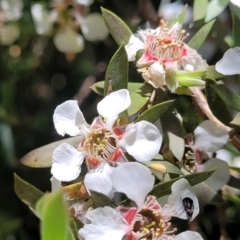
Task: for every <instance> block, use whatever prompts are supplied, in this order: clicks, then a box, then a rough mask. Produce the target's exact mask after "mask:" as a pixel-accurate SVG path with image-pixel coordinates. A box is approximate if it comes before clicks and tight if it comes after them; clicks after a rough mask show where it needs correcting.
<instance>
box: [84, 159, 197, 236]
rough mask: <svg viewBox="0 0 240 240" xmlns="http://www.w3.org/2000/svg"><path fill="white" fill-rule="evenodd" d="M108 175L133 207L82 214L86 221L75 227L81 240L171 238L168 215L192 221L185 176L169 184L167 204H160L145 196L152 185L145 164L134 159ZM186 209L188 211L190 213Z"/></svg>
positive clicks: (193, 212) (191, 196) (194, 202)
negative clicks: (187, 205)
mask: <svg viewBox="0 0 240 240" xmlns="http://www.w3.org/2000/svg"><path fill="white" fill-rule="evenodd" d="M110 176H111V179H112V183H113V187H114V189H115V190H116V191H118V192H122V193H124V194H126V196H127V197H128V198H130V199H131V200H133V201H134V203H135V204H136V206H137V207H119V208H118V209H112V208H110V207H104V208H97V209H95V210H92V211H89V213H87V215H86V219H88V220H89V224H85V225H84V227H83V228H82V229H80V230H79V235H80V236H82V237H83V238H84V239H85V240H90V239H105V240H108V239H109V240H110V239H122V238H123V236H125V235H126V236H127V239H129V240H130V239H142V238H144V237H146V238H148V239H152V240H160V239H168V238H169V239H171V236H170V235H169V234H171V233H173V232H175V230H172V231H170V230H168V228H169V226H170V223H169V220H170V219H171V217H172V216H175V217H180V218H183V219H189V221H192V220H193V219H194V218H195V217H196V215H197V214H198V213H199V204H198V200H197V198H196V196H195V194H194V192H193V191H192V189H191V187H190V185H189V183H188V182H187V180H185V179H181V180H178V181H177V182H175V183H174V184H173V185H172V192H173V194H171V195H170V196H169V200H168V204H167V205H165V206H164V207H161V206H160V205H159V203H158V202H157V200H156V198H155V197H154V196H148V197H147V194H148V193H149V192H150V191H151V190H152V188H153V184H154V177H153V176H152V175H151V171H150V170H149V169H148V168H147V167H146V166H144V165H142V164H140V163H136V162H128V163H124V164H121V165H119V166H118V167H116V169H114V170H113V171H112V173H111V174H110ZM146 197H147V198H146ZM184 199H185V200H186V201H188V203H190V208H189V209H187V208H184V205H183V201H184ZM186 210H187V211H188V210H190V215H189V213H188V214H187V213H186ZM147 229H151V232H150V231H146V230H147ZM179 239H181V238H179Z"/></svg>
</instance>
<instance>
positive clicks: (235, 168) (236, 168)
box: [229, 166, 240, 173]
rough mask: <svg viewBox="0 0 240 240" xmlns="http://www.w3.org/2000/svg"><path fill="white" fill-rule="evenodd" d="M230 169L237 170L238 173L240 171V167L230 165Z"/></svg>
mask: <svg viewBox="0 0 240 240" xmlns="http://www.w3.org/2000/svg"><path fill="white" fill-rule="evenodd" d="M229 168H230V169H232V170H234V171H237V172H238V173H240V168H239V167H231V166H230V167H229Z"/></svg>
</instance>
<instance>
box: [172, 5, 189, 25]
mask: <svg viewBox="0 0 240 240" xmlns="http://www.w3.org/2000/svg"><path fill="white" fill-rule="evenodd" d="M186 13H187V5H185V6H184V8H183V10H182V12H181V13H180V14H179V15H178V16H177V17H176V18H173V19H172V20H171V21H170V22H169V26H173V25H174V24H175V23H178V24H179V25H180V26H182V25H183V23H184V20H185V16H186Z"/></svg>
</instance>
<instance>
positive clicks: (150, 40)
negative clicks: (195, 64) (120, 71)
mask: <svg viewBox="0 0 240 240" xmlns="http://www.w3.org/2000/svg"><path fill="white" fill-rule="evenodd" d="M186 36H188V34H187V33H186V32H185V30H181V29H178V27H177V26H176V25H175V26H173V27H169V26H168V23H167V22H164V21H161V26H160V28H159V29H158V31H157V30H156V32H154V33H152V32H149V33H147V34H146V36H145V37H146V38H145V44H146V46H145V53H144V56H143V58H144V59H145V60H146V61H147V62H152V61H159V62H160V63H161V64H163V65H164V64H167V63H172V62H174V61H178V60H179V59H180V58H181V57H183V56H186V55H187V49H186V48H185V44H184V42H183V40H184V38H186ZM140 61H141V60H140Z"/></svg>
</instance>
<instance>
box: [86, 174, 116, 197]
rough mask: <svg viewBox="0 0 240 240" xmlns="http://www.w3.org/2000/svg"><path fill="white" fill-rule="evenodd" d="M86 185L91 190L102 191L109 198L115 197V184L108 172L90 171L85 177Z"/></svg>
mask: <svg viewBox="0 0 240 240" xmlns="http://www.w3.org/2000/svg"><path fill="white" fill-rule="evenodd" d="M84 185H85V186H86V187H87V189H89V190H93V191H96V192H100V193H102V194H104V195H106V196H108V197H109V198H113V193H114V192H113V184H112V180H111V178H110V177H109V176H108V174H104V173H101V172H91V171H90V172H88V173H87V174H86V176H85V178H84Z"/></svg>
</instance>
